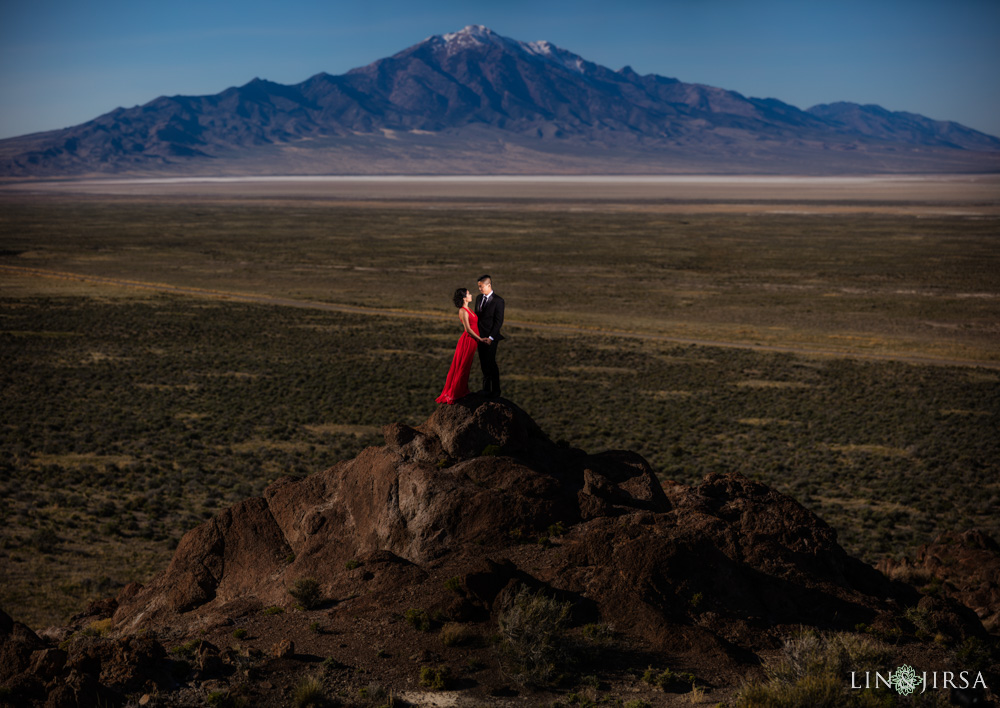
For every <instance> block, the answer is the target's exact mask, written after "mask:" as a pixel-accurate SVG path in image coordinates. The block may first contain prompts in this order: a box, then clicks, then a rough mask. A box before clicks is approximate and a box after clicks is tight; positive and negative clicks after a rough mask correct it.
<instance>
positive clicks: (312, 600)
mask: <svg viewBox="0 0 1000 708" xmlns="http://www.w3.org/2000/svg"><path fill="white" fill-rule="evenodd" d="M288 594H289V595H291V596H292V598H293V599H294V600H295V601H296V602H298V603H299V604H300V605H302V606H303V607H304V608H306V609H307V610H311V609H313V608H315V607H316V606H317V605H319V604H320V603H321V602H322V601H323V596H322V595H321V594H320V588H319V582H318V581H317V580H316V579H315V578H299V579H298V580H296V581H295V583H294V584H293V585H292V587H291V588H289V589H288Z"/></svg>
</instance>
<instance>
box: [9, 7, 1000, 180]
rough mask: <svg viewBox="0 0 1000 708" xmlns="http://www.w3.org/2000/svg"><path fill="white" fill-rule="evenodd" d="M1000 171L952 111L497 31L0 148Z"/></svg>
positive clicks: (348, 170) (155, 105) (125, 113)
mask: <svg viewBox="0 0 1000 708" xmlns="http://www.w3.org/2000/svg"><path fill="white" fill-rule="evenodd" d="M386 131H392V132H393V135H388V134H387V133H386ZM431 138H433V139H431ZM483 154H486V155H491V157H490V159H488V160H486V161H485V164H480V162H479V161H478V158H479V156H481V155H483ZM996 170H1000V139H998V138H995V137H993V136H989V135H985V134H983V133H980V132H978V131H974V130H972V129H969V128H966V127H964V126H961V125H959V124H957V123H954V122H948V121H934V120H931V119H929V118H926V117H924V116H919V115H917V114H912V113H904V112H892V111H887V110H886V109H883V108H881V107H879V106H876V105H867V106H860V105H858V104H851V103H843V102H841V103H830V104H819V105H817V106H813V107H812V108H810V109H808V110H801V109H799V108H796V107H795V106H792V105H790V104H787V103H784V102H782V101H780V100H778V99H776V98H765V99H759V98H747V97H745V96H743V95H742V94H739V93H737V92H735V91H728V90H725V89H721V88H716V87H712V86H706V85H702V84H688V83H684V82H682V81H680V80H678V79H675V78H669V77H663V76H658V75H655V74H646V75H640V74H638V73H636V72H635V71H634V70H632V69H631V67H627V66H626V67H623V68H622V69H621V70H619V71H613V70H611V69H608V68H606V67H603V66H601V65H599V64H595V63H593V62H589V61H587V60H586V59H584V58H583V57H581V56H579V55H577V54H574V53H573V52H570V51H568V50H565V49H562V48H560V47H557V46H555V45H553V44H552V43H550V42H546V41H539V42H530V43H525V42H521V41H518V40H514V39H510V38H507V37H502V36H500V35H498V34H497V33H495V32H493V31H492V30H489V29H488V28H486V27H483V26H481V25H474V26H469V27H466V28H464V29H463V30H461V31H459V32H454V33H449V34H445V35H434V36H432V37H428V38H427V39H425V40H423V41H422V42H419V43H417V44H415V45H413V46H411V47H407V48H406V49H404V50H402V51H400V52H397V53H396V54H393V55H392V56H390V57H386V58H383V59H378V60H376V61H374V62H372V63H370V64H368V65H366V66H363V67H357V68H355V69H351V70H350V71H348V72H347V73H345V74H341V75H332V74H328V73H324V72H321V73H318V74H315V75H313V76H311V77H309V78H308V79H306V80H305V81H303V82H300V83H298V84H291V85H286V84H278V83H275V82H271V81H267V80H264V79H260V78H255V79H253V80H252V81H250V82H248V83H247V84H244V85H243V86H239V87H230V88H228V89H226V90H224V91H222V92H220V93H218V94H214V95H208V96H172V97H167V96H161V97H158V98H156V99H154V100H152V101H150V102H149V103H147V104H144V105H142V106H135V107H133V108H127V109H126V108H116V109H115V110H113V111H110V112H108V113H105V114H103V115H101V116H98V117H97V118H95V119H94V120H92V121H88V122H86V123H83V124H80V125H77V126H72V127H70V128H65V129H62V130H56V131H47V132H43V133H35V134H31V135H28V136H21V137H19V138H10V139H7V140H2V141H0V176H3V177H7V178H16V177H29V178H30V177H51V176H61V175H85V174H88V175H93V174H97V175H101V174H122V173H125V174H165V173H178V174H187V173H191V172H194V173H199V174H206V173H215V174H337V173H339V174H352V173H358V174H372V173H379V172H381V173H400V174H424V173H428V174H446V173H506V172H519V171H520V172H529V173H530V172H535V173H537V172H555V173H578V172H591V173H593V172H598V173H600V172H604V171H607V172H610V173H623V172H636V173H676V172H682V173H683V172H693V171H697V172H723V173H726V172H728V173H732V172H750V173H753V172H761V173H822V174H827V173H852V172H853V173H859V172H860V173H865V172H893V171H900V172H920V171H923V172H929V171H939V172H963V171H967V172H977V171H996Z"/></svg>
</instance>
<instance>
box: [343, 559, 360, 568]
mask: <svg viewBox="0 0 1000 708" xmlns="http://www.w3.org/2000/svg"><path fill="white" fill-rule="evenodd" d="M360 566H361V561H358V560H354V559H353V558H352V559H351V560H349V561H347V562H346V563H344V570H354V569H355V568H359V567H360Z"/></svg>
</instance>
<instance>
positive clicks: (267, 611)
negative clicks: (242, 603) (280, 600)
mask: <svg viewBox="0 0 1000 708" xmlns="http://www.w3.org/2000/svg"><path fill="white" fill-rule="evenodd" d="M284 611H285V608H284V607H281V606H279V605H271V606H270V607H266V608H264V609H263V610H261V612H262V614H264V615H268V616H270V615H280V614H281V613H283V612H284Z"/></svg>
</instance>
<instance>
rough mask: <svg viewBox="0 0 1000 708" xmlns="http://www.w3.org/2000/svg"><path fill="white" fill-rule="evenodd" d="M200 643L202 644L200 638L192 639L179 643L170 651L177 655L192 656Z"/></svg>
mask: <svg viewBox="0 0 1000 708" xmlns="http://www.w3.org/2000/svg"><path fill="white" fill-rule="evenodd" d="M199 644H201V640H200V639H192V640H191V641H190V642H187V643H185V644H178V645H177V646H175V647H174V648H172V649H171V650H170V653H171V654H173V655H175V656H192V655H193V654H194V652H195V649H197V648H198V645H199Z"/></svg>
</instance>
